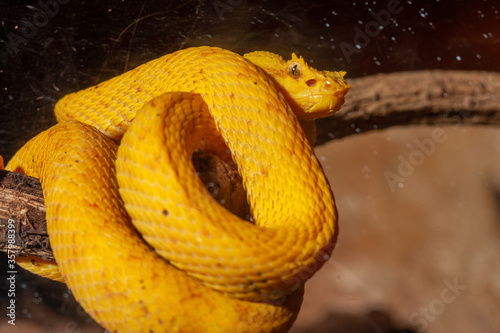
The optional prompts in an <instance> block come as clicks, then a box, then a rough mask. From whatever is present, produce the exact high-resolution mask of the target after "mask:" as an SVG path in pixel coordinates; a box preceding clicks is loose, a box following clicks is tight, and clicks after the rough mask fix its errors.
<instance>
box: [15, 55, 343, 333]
mask: <svg viewBox="0 0 500 333" xmlns="http://www.w3.org/2000/svg"><path fill="white" fill-rule="evenodd" d="M245 57H246V58H247V59H248V60H247V59H245V58H243V57H241V56H239V55H237V54H234V53H232V52H230V51H226V50H222V49H219V48H212V47H198V48H190V49H186V50H182V51H178V52H175V53H172V54H170V55H167V56H164V57H162V58H159V59H157V60H153V61H151V62H149V63H147V64H145V65H142V66H140V67H138V68H136V69H134V70H132V71H130V72H127V73H125V74H123V75H121V76H119V77H116V78H113V79H111V80H109V81H106V82H103V83H101V84H99V85H97V86H95V87H91V88H89V89H86V90H84V91H81V92H78V93H74V94H70V95H68V96H65V97H64V98H63V99H62V100H61V101H59V102H58V104H57V105H56V117H57V119H58V121H59V122H60V123H59V124H58V125H56V126H54V127H52V128H50V129H49V130H47V131H45V132H43V133H41V134H40V135H38V136H36V137H35V138H33V139H32V140H30V141H29V142H28V143H27V144H26V145H25V146H24V147H23V148H22V149H21V150H20V151H19V152H18V153H17V154H16V155H15V156H14V157H13V158H12V160H11V161H10V162H9V164H8V165H7V168H8V169H10V170H15V171H21V172H24V173H27V174H29V175H32V176H34V177H38V178H40V180H41V182H42V186H43V188H44V196H45V202H46V206H47V222H48V225H47V228H48V232H49V235H50V240H51V245H52V250H53V252H54V256H55V258H56V261H57V265H58V266H57V267H58V268H55V267H56V266H54V270H55V271H56V272H57V271H59V272H60V275H61V277H62V278H63V279H64V281H65V282H66V283H67V285H68V287H69V288H70V289H71V290H72V291H73V294H74V295H75V298H76V299H77V300H78V301H79V302H80V303H81V304H82V306H83V307H84V309H85V310H86V311H87V312H88V313H89V314H90V315H91V316H92V317H93V318H94V319H95V320H96V321H98V322H99V323H100V324H102V325H103V326H104V327H106V328H107V329H108V330H110V331H115V332H135V331H137V332H150V331H153V332H286V331H287V330H288V329H289V327H290V326H291V325H292V323H293V321H294V320H295V318H296V315H297V313H298V310H299V309H300V304H301V300H302V292H303V283H304V281H305V280H307V279H308V278H309V277H311V276H312V275H313V274H314V272H315V271H317V270H318V269H319V268H320V267H321V266H322V264H323V263H324V262H325V261H326V260H327V259H328V257H329V255H330V252H331V250H332V248H333V242H334V239H335V237H336V233H335V230H336V210H335V205H334V201H333V195H332V193H331V190H330V187H329V185H328V182H327V180H326V178H325V176H324V174H323V171H322V169H321V166H320V165H319V163H318V161H317V159H316V158H315V156H314V153H313V150H312V146H311V144H310V143H309V142H308V140H307V138H306V136H305V133H304V131H303V129H302V128H301V126H300V123H299V120H298V118H297V116H299V117H301V118H302V119H303V121H305V122H307V121H308V120H310V119H314V118H315V117H318V116H328V115H330V114H333V113H334V112H336V111H337V110H338V109H339V108H340V106H341V105H342V103H343V97H344V95H345V93H347V91H348V90H349V85H348V84H347V83H345V81H344V80H343V75H344V73H343V72H340V73H334V72H319V71H316V70H314V69H312V68H309V67H308V66H307V64H306V63H305V62H304V61H303V59H302V58H297V57H295V55H293V57H292V60H290V61H288V62H285V61H283V60H282V59H281V58H280V57H278V56H275V55H273V54H269V53H267V52H254V53H250V54H248V55H245ZM249 60H250V61H251V62H250V61H249ZM252 62H253V63H252ZM258 66H260V67H258ZM290 79H291V80H290ZM311 80H313V81H311ZM289 86H291V87H289ZM294 91H297V93H295V92H294ZM304 91H305V92H304ZM181 92H182V93H181ZM141 108H142V109H141ZM292 108H293V111H292ZM139 110H140V111H139ZM138 111H139V112H138ZM294 112H295V114H294ZM313 114H316V115H315V116H313ZM296 115H297V116H296ZM134 118H135V119H134ZM132 120H134V121H133V122H132ZM131 122H132V123H131ZM101 133H104V134H106V135H102V134H101ZM124 133H125V135H123V134H124ZM122 136H123V138H122ZM120 139H121V143H120V146H119V148H118V147H117V145H116V143H115V141H120ZM222 140H223V141H224V142H225V144H226V145H227V147H228V148H229V150H230V151H231V156H232V158H233V159H234V160H235V162H236V163H237V164H238V169H239V171H240V173H241V174H242V177H243V182H244V186H245V189H246V191H247V195H248V200H249V203H250V206H251V210H252V215H253V219H254V223H255V224H252V223H248V222H246V221H243V220H241V219H239V218H237V217H235V216H233V215H231V214H230V213H229V212H228V211H227V210H225V209H224V208H222V207H221V206H220V205H219V204H218V203H217V202H216V201H215V200H214V199H213V198H212V197H210V195H209V194H208V192H207V190H206V189H205V187H204V185H203V184H202V182H201V181H200V180H199V178H198V177H197V175H196V171H195V170H194V167H193V164H192V163H191V160H190V158H191V154H192V153H193V152H194V151H198V150H205V151H208V152H215V153H218V154H224V153H225V151H226V147H225V145H224V144H222ZM116 154H117V155H118V156H117V157H116ZM115 159H116V177H115V176H114V174H115ZM118 185H119V186H120V187H119V189H118ZM122 198H123V201H124V202H125V205H123V203H122ZM129 216H130V217H129ZM132 223H133V225H132ZM134 226H135V228H136V229H137V230H138V231H139V232H140V233H141V234H142V237H143V238H144V240H145V241H146V242H147V243H148V244H149V245H151V246H153V247H154V248H155V249H156V253H157V254H159V255H161V256H162V257H163V258H165V259H167V260H168V263H167V262H165V261H164V260H163V259H161V258H160V257H159V256H158V255H156V254H155V252H153V251H152V250H151V248H150V247H149V246H148V245H147V244H146V243H144V242H143V240H142V239H141V238H140V237H139V236H138V235H137V233H136V231H135V229H134ZM46 264H47V263H41V265H43V267H44V268H45V265H46ZM29 265H30V263H29V262H28V263H27V265H24V267H26V266H29ZM36 266H37V265H35V268H36Z"/></svg>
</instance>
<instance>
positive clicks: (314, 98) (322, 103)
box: [297, 87, 350, 119]
mask: <svg viewBox="0 0 500 333" xmlns="http://www.w3.org/2000/svg"><path fill="white" fill-rule="evenodd" d="M349 89H350V87H348V88H343V89H339V90H337V91H335V92H333V93H332V92H322V93H313V94H304V95H303V96H302V97H301V98H298V99H297V102H298V103H299V104H300V105H303V106H304V108H303V110H304V113H303V114H302V115H300V118H302V119H316V118H325V117H329V116H331V115H333V114H335V113H336V112H337V111H338V110H339V109H340V108H341V107H342V105H343V104H344V97H345V95H346V94H347V92H348V91H349Z"/></svg>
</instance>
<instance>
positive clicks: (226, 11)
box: [0, 0, 500, 333]
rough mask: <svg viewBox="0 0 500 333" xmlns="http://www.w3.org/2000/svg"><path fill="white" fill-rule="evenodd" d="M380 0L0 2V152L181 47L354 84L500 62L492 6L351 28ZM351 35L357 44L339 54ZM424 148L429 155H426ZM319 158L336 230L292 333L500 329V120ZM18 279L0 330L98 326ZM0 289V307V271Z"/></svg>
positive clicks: (387, 135) (353, 139)
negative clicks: (326, 73)
mask: <svg viewBox="0 0 500 333" xmlns="http://www.w3.org/2000/svg"><path fill="white" fill-rule="evenodd" d="M389 3H394V2H391V1H387V2H385V1H382V2H378V1H377V2H375V1H369V2H364V1H362V2H358V1H353V2H340V1H298V0H296V1H288V2H287V3H286V4H285V3H277V2H270V1H204V2H201V1H184V2H174V1H159V0H156V1H154V0H151V1H140V2H132V1H108V2H106V3H100V2H97V1H94V2H92V1H71V0H66V1H60V3H59V4H58V6H57V7H56V6H52V7H43V6H41V5H40V3H39V2H36V1H1V2H0V15H1V20H2V29H1V31H0V33H1V34H0V40H1V42H0V64H1V65H0V66H1V67H0V83H1V88H2V90H3V93H2V95H1V97H0V98H1V99H2V103H1V104H0V105H1V106H0V155H2V156H4V157H6V159H7V160H8V158H10V156H12V154H13V153H14V152H15V151H16V150H17V149H18V148H19V147H20V146H22V145H23V144H24V142H26V141H27V140H28V139H29V138H31V137H32V136H34V135H35V134H36V133H38V132H40V131H42V130H44V129H46V128H48V127H50V126H51V125H52V124H54V123H55V119H54V116H53V114H52V109H53V105H54V103H55V102H56V101H57V100H58V99H59V98H60V97H61V96H63V95H64V94H66V93H69V92H72V91H75V90H78V89H82V88H85V87H87V86H89V85H92V84H95V83H98V82H100V81H102V80H105V79H107V78H109V77H112V76H115V75H117V74H120V73H122V72H123V71H125V70H127V69H131V68H133V67H135V66H137V65H139V64H141V63H143V62H145V61H147V60H150V59H153V58H156V57H158V56H160V55H163V54H166V53H169V52H171V51H174V50H177V49H179V48H185V47H188V46H197V45H214V46H220V47H224V48H228V49H232V50H234V51H236V52H238V53H244V52H248V51H252V50H268V51H273V52H276V53H279V54H281V55H282V56H284V57H288V56H289V54H290V53H291V52H297V53H299V54H300V55H302V56H304V57H305V58H306V59H309V60H310V62H311V65H312V66H314V67H316V68H318V69H329V70H340V69H341V70H346V71H347V72H348V76H347V77H348V78H349V77H362V76H366V75H371V74H376V73H380V72H385V73H390V72H397V71H403V70H404V71H413V70H428V69H459V70H489V71H496V72H498V71H499V70H500V63H499V62H498V54H500V39H499V36H500V24H499V23H500V14H499V10H500V5H498V4H497V3H496V2H495V1H483V2H480V3H479V2H474V1H468V2H467V1H458V2H453V3H449V2H446V3H445V2H443V1H404V2H403V1H401V2H400V3H399V6H398V7H397V8H398V10H397V13H394V14H391V15H390V19H388V20H387V21H383V22H382V23H384V24H380V26H379V28H380V27H381V30H379V31H378V32H377V31H375V30H374V31H372V36H371V37H369V38H368V40H365V41H363V40H362V39H359V38H356V35H357V34H358V31H365V29H366V28H367V26H375V25H373V24H371V23H370V22H375V21H376V19H375V17H376V16H377V15H378V16H380V15H382V14H381V13H382V12H381V11H384V10H385V11H388V10H389V7H388V6H389ZM56 9H57V10H56ZM40 10H42V11H44V12H45V13H46V17H47V20H46V22H45V21H44V20H43V15H41V14H40ZM395 12H396V11H395ZM373 13H376V15H375V16H374V15H373ZM389 13H390V12H389ZM30 23H31V25H32V26H33V27H35V28H36V29H35V30H34V29H31V30H30ZM35 24H36V25H35ZM23 29H24V30H23ZM16 36H17V37H16ZM18 37H20V38H21V39H24V40H22V42H20V40H19V38H18ZM356 42H358V46H359V47H358V48H356V50H358V51H359V52H358V51H355V52H352V53H346V51H345V50H352V49H349V48H348V47H349V46H352V47H356V46H355V45H356ZM341 45H343V46H341ZM343 50H344V51H343ZM492 84H494V83H492ZM496 84H499V83H498V82H497V83H496ZM395 93H398V92H395ZM347 97H348V98H347V99H346V103H349V95H348V96H347ZM436 129H438V130H442V131H443V134H442V135H441V136H440V138H441V140H439V142H437V141H434V140H433V134H432V133H433V131H435V130H436ZM429 140H431V141H432V142H433V143H434V145H433V146H432V144H429ZM423 142H426V143H427V144H428V146H425V147H427V148H428V151H427V154H426V153H425V152H424V153H419V151H423V150H424V149H425V148H422V147H421V146H419V143H420V145H422V143H423ZM429 145H430V146H429ZM431 146H432V147H433V148H432V149H430V147H431ZM317 155H318V157H319V158H320V160H321V162H322V164H323V166H324V168H325V171H326V173H327V175H328V177H329V179H330V181H331V184H332V187H333V190H334V193H335V195H336V199H337V204H338V210H339V213H340V235H339V238H338V245H337V248H336V250H335V251H334V255H333V257H332V259H331V260H330V261H329V262H328V263H327V264H326V265H325V266H324V268H323V269H322V270H321V271H320V272H319V273H318V274H317V275H316V276H315V277H314V278H313V279H311V280H310V281H309V282H308V283H307V285H306V296H305V301H304V304H303V307H302V311H301V313H300V315H299V318H298V320H297V322H296V324H295V325H294V328H293V329H292V332H296V333H298V332H306V331H307V332H311V333H312V332H403V331H405V330H406V331H413V332H417V331H420V332H443V331H453V332H474V331H475V332H477V331H481V332H500V319H499V318H500V317H499V316H498V314H499V313H500V171H499V166H500V131H499V130H498V129H497V128H490V127H463V126H460V125H458V124H454V123H453V122H450V125H449V126H445V127H439V128H436V127H411V128H410V127H400V128H392V129H388V130H384V131H379V132H370V133H359V134H357V135H354V136H349V137H347V138H344V139H340V140H334V141H332V142H330V143H328V144H325V145H323V146H321V147H318V148H317ZM418 157H421V160H418V159H417V158H418ZM411 158H413V160H414V161H417V162H418V163H417V164H419V165H417V166H415V167H413V168H412V169H411V168H410V169H409V170H406V171H407V172H406V173H405V176H404V177H403V178H404V182H403V183H402V184H401V185H399V184H392V183H390V182H388V181H387V175H388V173H392V174H398V172H399V171H398V168H402V167H401V165H400V164H401V163H404V162H401V161H405V160H406V161H409V160H410V159H411ZM391 184H392V186H391ZM0 263H1V264H2V265H5V264H6V259H5V256H2V257H1V258H0ZM5 271H6V267H5V266H2V270H1V271H0V273H2V274H3V273H4V272H5ZM17 283H18V294H17V295H16V300H17V301H18V307H17V320H16V326H15V327H14V326H11V325H8V324H7V317H4V319H1V320H0V332H102V331H103V330H102V329H101V328H99V327H97V326H96V325H95V324H93V323H92V322H91V320H90V319H89V318H88V316H87V315H86V314H85V313H84V312H83V311H82V310H81V308H79V307H78V306H77V305H75V304H74V303H73V302H72V299H71V296H70V295H69V293H68V292H67V290H65V288H64V287H63V286H60V285H58V284H55V283H50V282H47V281H44V280H43V279H39V278H37V277H35V276H33V275H31V274H29V273H20V274H19V275H18V280H17ZM0 284H1V285H2V290H0V300H1V301H2V306H4V305H6V301H7V292H6V286H7V284H6V280H5V276H2V279H1V280H0Z"/></svg>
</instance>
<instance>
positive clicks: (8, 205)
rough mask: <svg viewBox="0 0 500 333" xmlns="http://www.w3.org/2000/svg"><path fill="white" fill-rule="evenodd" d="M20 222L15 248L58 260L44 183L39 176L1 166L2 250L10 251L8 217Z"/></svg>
mask: <svg viewBox="0 0 500 333" xmlns="http://www.w3.org/2000/svg"><path fill="white" fill-rule="evenodd" d="M9 220H13V221H14V223H15V225H16V238H15V244H13V245H14V248H11V251H14V252H16V255H23V256H27V255H34V256H37V257H40V258H43V259H47V260H54V256H53V254H52V250H51V248H50V243H49V236H48V234H47V222H46V221H45V206H44V201H43V191H42V186H41V184H40V182H39V181H38V179H36V178H33V177H28V176H25V175H23V174H21V173H18V172H8V171H5V170H0V251H4V252H7V247H8V243H7V240H8V239H7V230H8V226H7V224H8V221H9Z"/></svg>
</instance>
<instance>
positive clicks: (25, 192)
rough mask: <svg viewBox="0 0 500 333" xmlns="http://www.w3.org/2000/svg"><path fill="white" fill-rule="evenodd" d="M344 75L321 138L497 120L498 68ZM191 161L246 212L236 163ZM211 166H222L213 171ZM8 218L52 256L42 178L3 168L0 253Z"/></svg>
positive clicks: (30, 249)
mask: <svg viewBox="0 0 500 333" xmlns="http://www.w3.org/2000/svg"><path fill="white" fill-rule="evenodd" d="M349 82H350V84H351V85H352V89H351V91H350V92H349V94H348V95H347V100H346V103H345V105H344V106H343V107H342V110H341V111H339V112H338V113H337V115H336V116H334V117H330V118H326V119H320V120H318V121H317V122H316V123H317V135H318V137H317V140H316V143H317V144H318V145H319V144H323V143H326V142H327V141H330V140H334V139H340V138H343V137H346V136H349V135H353V134H359V133H366V132H368V131H372V130H381V129H384V128H388V127H392V126H410V125H443V126H444V125H456V124H464V125H490V126H491V125H493V126H498V125H500V73H494V72H479V71H477V72H476V71H471V72H464V71H441V70H433V71H420V72H400V73H392V74H379V75H375V76H368V77H363V78H358V79H351V80H349ZM195 165H198V167H197V169H198V171H201V172H200V173H201V178H202V179H203V181H204V183H205V184H210V185H209V186H207V188H209V190H210V191H211V192H213V193H212V195H214V196H218V197H217V198H219V199H224V201H225V202H229V203H230V205H234V207H232V208H231V207H228V208H229V209H230V210H233V211H235V212H236V211H237V212H239V213H238V215H241V214H245V213H244V212H247V211H248V208H247V207H241V205H238V204H237V203H238V202H240V201H241V198H242V197H244V196H245V194H244V190H243V188H242V186H241V179H239V176H238V175H236V174H235V173H234V166H230V165H229V166H228V165H223V164H220V161H217V160H213V159H211V158H210V157H202V159H201V160H198V161H195ZM202 169H203V170H202ZM205 169H207V170H205ZM213 170H222V171H219V172H218V175H217V174H216V173H217V171H216V172H215V174H216V175H214V172H213ZM214 177H215V178H214ZM214 184H215V187H214ZM224 189H227V190H224ZM235 189H236V190H235ZM227 191H230V192H229V194H228V192H227ZM242 191H243V192H242ZM9 219H13V220H14V221H15V222H16V224H17V225H16V249H15V250H16V251H17V252H18V255H35V256H38V257H41V258H44V259H49V260H53V259H54V257H53V255H52V252H51V249H50V244H49V238H48V235H47V224H46V222H45V208H44V206H43V192H42V189H41V186H40V183H39V182H38V180H36V179H34V178H31V177H27V176H24V175H21V174H18V173H9V172H7V171H0V229H1V232H0V251H4V252H5V251H6V249H7V237H6V233H7V231H6V230H7V227H6V226H7V221H8V220H9Z"/></svg>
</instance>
